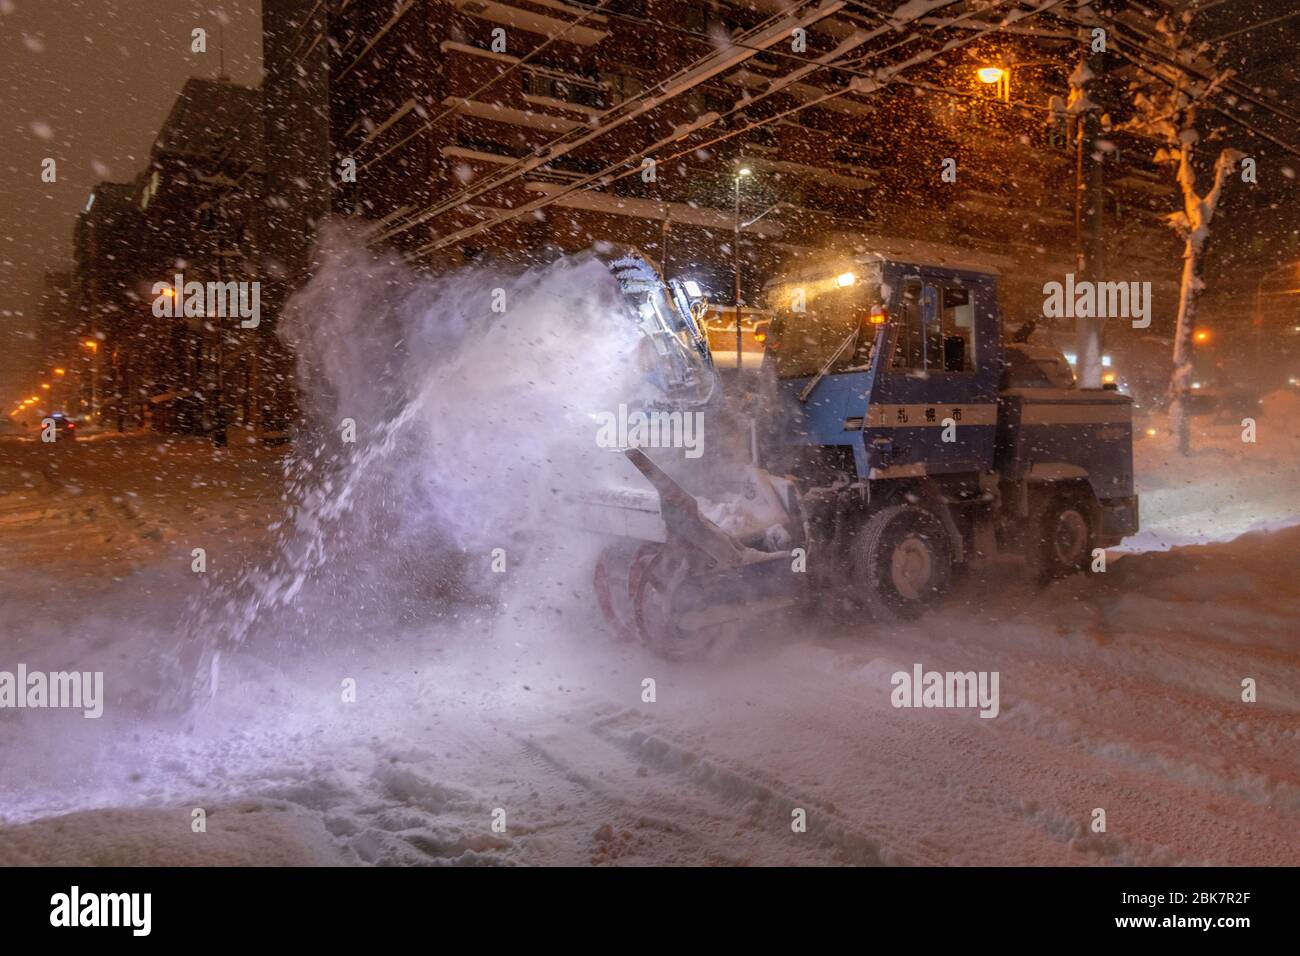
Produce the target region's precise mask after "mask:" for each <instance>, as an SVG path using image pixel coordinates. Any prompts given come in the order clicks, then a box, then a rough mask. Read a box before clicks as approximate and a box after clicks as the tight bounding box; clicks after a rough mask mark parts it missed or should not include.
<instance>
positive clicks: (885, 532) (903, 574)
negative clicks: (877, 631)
mask: <svg viewBox="0 0 1300 956" xmlns="http://www.w3.org/2000/svg"><path fill="white" fill-rule="evenodd" d="M856 552H857V553H856V559H857V560H856V564H857V572H858V573H857V580H856V582H855V584H854V587H855V588H858V589H861V590H863V591H864V592H865V593H864V595H863V596H864V598H865V601H866V605H867V608H868V609H869V610H870V611H871V615H872V617H874V618H875V619H876V620H878V621H886V622H894V621H910V620H915V619H916V618H918V617H920V615H921V613H922V612H923V611H924V610H925V609H926V608H927V607H929V606H931V605H932V604H934V603H936V602H937V601H938V599H939V598H940V597H942V595H943V593H944V592H945V591H947V590H948V585H949V584H950V583H951V582H952V545H951V542H950V541H949V539H948V532H947V530H946V529H945V528H944V526H943V522H941V521H940V520H939V519H938V517H936V516H935V515H934V513H933V512H931V511H928V510H926V509H925V508H920V507H917V506H916V505H890V506H889V507H887V508H883V509H881V510H880V511H878V512H876V513H875V514H874V515H872V516H871V517H870V518H869V519H868V520H867V524H866V526H865V527H864V528H863V529H862V533H861V535H860V536H859V541H858V544H857V547H856Z"/></svg>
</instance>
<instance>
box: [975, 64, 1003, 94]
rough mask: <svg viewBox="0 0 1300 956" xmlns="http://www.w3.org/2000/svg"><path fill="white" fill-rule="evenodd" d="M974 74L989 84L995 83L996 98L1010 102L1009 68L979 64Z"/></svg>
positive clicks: (982, 81)
mask: <svg viewBox="0 0 1300 956" xmlns="http://www.w3.org/2000/svg"><path fill="white" fill-rule="evenodd" d="M975 76H976V77H977V78H978V79H979V81H980V82H981V83H984V84H987V85H989V86H992V85H994V84H997V90H996V92H997V97H998V99H1000V100H1002V101H1003V102H1005V103H1010V102H1011V70H1009V69H1007V68H1005V67H1001V66H981V67H980V68H979V69H977V70H976V71H975Z"/></svg>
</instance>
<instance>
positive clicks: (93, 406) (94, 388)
mask: <svg viewBox="0 0 1300 956" xmlns="http://www.w3.org/2000/svg"><path fill="white" fill-rule="evenodd" d="M81 345H82V348H87V349H90V417H91V418H94V419H98V418H99V343H98V342H96V341H95V340H94V339H85V340H84V341H83V342H82V343H81ZM81 388H82V386H81V385H78V386H77V391H81Z"/></svg>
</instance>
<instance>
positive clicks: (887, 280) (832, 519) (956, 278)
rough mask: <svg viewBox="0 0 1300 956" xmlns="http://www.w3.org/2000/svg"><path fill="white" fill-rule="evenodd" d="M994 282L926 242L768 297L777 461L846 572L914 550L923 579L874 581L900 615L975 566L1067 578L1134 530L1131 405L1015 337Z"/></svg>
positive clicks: (771, 464) (990, 272)
mask: <svg viewBox="0 0 1300 956" xmlns="http://www.w3.org/2000/svg"><path fill="white" fill-rule="evenodd" d="M998 283H999V273H998V271H997V270H996V269H994V268H991V267H989V266H987V265H984V264H981V263H980V262H979V261H978V260H977V259H973V258H971V257H970V256H963V254H961V253H960V252H955V251H951V250H936V249H935V247H928V248H927V249H925V250H924V251H922V252H918V251H917V250H916V249H907V250H902V251H890V250H884V249H882V250H879V251H875V250H873V251H867V252H857V253H855V254H854V255H852V256H848V257H828V258H826V259H823V260H821V261H819V262H818V263H816V264H815V265H812V266H809V267H806V268H801V269H798V270H796V271H792V272H791V273H789V274H787V275H785V276H783V277H781V278H780V279H778V280H776V281H774V282H772V283H770V284H769V285H768V287H767V290H766V294H767V295H766V297H767V305H768V307H769V308H771V309H772V310H773V312H774V316H775V317H774V319H773V322H772V326H771V329H770V331H769V335H768V339H767V343H766V347H767V351H766V355H765V357H764V363H763V378H764V383H765V385H764V392H765V397H766V402H767V403H768V405H767V407H766V408H765V409H764V412H763V414H762V415H761V418H762V420H764V421H765V422H768V423H769V426H768V428H767V430H766V434H765V441H764V455H765V458H766V461H765V466H766V467H767V468H768V469H769V470H771V471H773V472H775V473H778V474H790V475H792V476H794V477H795V478H796V480H798V481H799V482H800V486H801V490H802V493H803V499H804V501H805V508H806V509H807V510H808V511H809V512H810V513H811V519H810V520H811V522H812V524H813V525H814V526H816V527H819V528H820V530H821V534H822V538H823V540H822V544H823V547H824V548H827V549H829V550H830V552H831V553H833V554H835V555H837V556H838V558H839V559H840V563H841V564H847V565H856V566H858V570H859V571H860V572H864V573H866V572H868V571H869V570H870V568H871V566H873V565H878V564H879V563H880V562H885V563H888V562H889V561H891V560H894V559H895V558H896V557H897V555H896V554H895V553H894V551H895V550H896V549H897V548H898V547H900V546H901V543H907V547H910V548H911V551H912V556H913V557H914V558H915V559H916V561H915V562H914V563H916V564H917V566H918V569H919V570H918V572H917V575H914V576H913V577H914V580H913V581H912V582H911V584H909V583H908V582H906V581H895V582H893V585H892V586H891V583H890V582H889V581H876V582H875V584H876V585H879V586H881V587H882V588H883V590H884V591H886V592H891V591H892V592H901V593H892V594H886V595H884V599H885V603H886V604H892V605H894V606H895V609H897V607H898V606H900V605H902V606H910V604H911V599H909V595H911V596H912V599H915V598H918V597H923V596H924V593H925V592H927V591H932V590H939V589H942V587H944V586H946V583H947V581H946V577H947V573H948V569H949V568H950V566H951V565H959V564H962V563H964V562H966V561H968V560H970V559H972V558H973V557H978V556H982V555H988V554H991V553H995V552H997V551H1007V550H1009V551H1015V552H1019V553H1022V554H1024V555H1025V556H1026V557H1027V558H1028V559H1029V560H1030V562H1031V564H1032V565H1033V566H1034V567H1035V568H1036V569H1037V570H1038V572H1039V573H1040V575H1041V576H1043V577H1044V578H1048V577H1056V576H1060V575H1062V574H1065V573H1068V572H1070V571H1074V570H1080V569H1082V568H1084V567H1086V566H1087V565H1088V563H1089V562H1090V561H1091V560H1092V558H1093V555H1094V553H1095V549H1097V548H1105V547H1109V546H1112V545H1114V544H1117V543H1118V542H1119V541H1120V540H1121V539H1122V538H1123V537H1124V536H1125V535H1129V534H1132V533H1134V532H1135V531H1136V530H1137V518H1138V512H1137V498H1136V496H1135V495H1134V491H1133V464H1132V461H1133V459H1132V437H1133V436H1132V401H1131V399H1129V398H1128V397H1127V396H1125V395H1121V394H1119V393H1118V392H1117V391H1114V390H1113V389H1099V390H1091V389H1081V388H1078V387H1077V386H1076V385H1075V383H1074V382H1073V377H1072V375H1069V373H1068V366H1067V365H1065V363H1064V362H1063V361H1059V362H1058V361H1057V356H1056V355H1055V354H1054V353H1053V354H1052V355H1045V354H1043V352H1044V351H1045V350H1042V349H1041V348H1039V349H1033V348H1030V347H1028V346H1025V345H1020V344H1012V343H1008V342H1006V341H1005V340H1004V336H1003V329H1002V319H1001V314H1000V310H999V302H998ZM1046 351H1050V350H1046ZM1061 369H1065V375H1064V376H1063V375H1062V373H1061ZM819 510H820V512H821V514H820V515H819V514H818V511H819ZM882 515H883V516H884V517H882ZM864 549H865V550H866V551H868V552H870V553H868V554H863V553H862V552H863V550H864ZM895 565H897V561H895ZM876 572H877V576H879V574H881V573H884V572H881V571H880V569H879V568H877V569H876ZM868 576H869V575H868ZM886 576H887V575H886Z"/></svg>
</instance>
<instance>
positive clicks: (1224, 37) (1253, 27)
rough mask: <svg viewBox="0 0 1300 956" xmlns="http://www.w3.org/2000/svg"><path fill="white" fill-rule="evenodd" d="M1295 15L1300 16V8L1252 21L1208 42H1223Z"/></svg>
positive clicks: (1289, 18)
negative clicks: (1257, 21)
mask: <svg viewBox="0 0 1300 956" xmlns="http://www.w3.org/2000/svg"><path fill="white" fill-rule="evenodd" d="M1295 17H1300V10H1292V11H1291V12H1290V13H1284V14H1282V15H1281V16H1280V17H1273V19H1271V20H1264V21H1263V22H1261V23H1252V24H1251V25H1250V26H1248V27H1242V28H1241V29H1239V30H1233V31H1232V32H1230V33H1224V34H1221V35H1220V36H1217V37H1214V38H1213V39H1212V40H1207V41H1206V42H1207V43H1222V42H1223V41H1224V40H1229V39H1231V38H1232V37H1236V36H1241V35H1242V34H1243V33H1250V32H1251V31H1252V30H1258V29H1259V28H1260V27H1267V26H1272V25H1273V24H1274V23H1281V22H1282V21H1283V20H1291V19H1293V18H1295Z"/></svg>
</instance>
